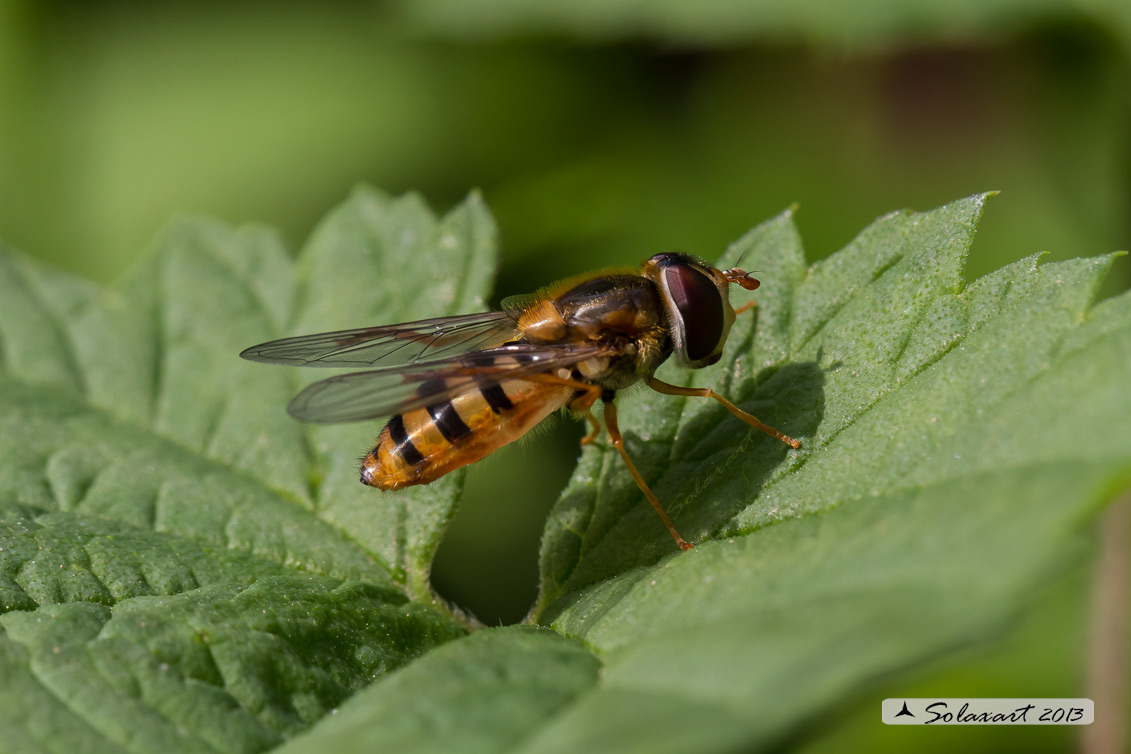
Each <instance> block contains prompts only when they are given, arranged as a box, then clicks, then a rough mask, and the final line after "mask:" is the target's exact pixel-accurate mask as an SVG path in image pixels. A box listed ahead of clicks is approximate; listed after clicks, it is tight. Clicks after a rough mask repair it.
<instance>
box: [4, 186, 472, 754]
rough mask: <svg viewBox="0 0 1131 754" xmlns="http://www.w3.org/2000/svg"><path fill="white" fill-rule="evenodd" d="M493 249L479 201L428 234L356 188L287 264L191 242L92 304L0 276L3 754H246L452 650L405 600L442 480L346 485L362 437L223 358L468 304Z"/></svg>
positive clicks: (429, 223) (283, 258)
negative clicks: (12, 743) (15, 734)
mask: <svg viewBox="0 0 1131 754" xmlns="http://www.w3.org/2000/svg"><path fill="white" fill-rule="evenodd" d="M493 233H494V231H493V225H492V222H491V220H490V217H489V216H488V214H487V212H486V209H485V208H484V207H483V205H482V203H481V201H480V200H479V199H478V197H476V196H472V197H471V198H470V199H469V200H468V201H467V202H465V203H464V204H463V205H461V206H460V207H458V208H457V209H455V210H454V211H452V212H451V213H450V214H449V215H447V216H446V217H444V218H442V219H439V220H437V219H436V218H435V217H434V216H433V215H432V214H431V212H430V211H429V210H428V209H427V208H426V207H425V206H424V204H423V203H422V202H421V201H420V200H419V199H418V198H416V197H413V196H409V197H406V198H403V199H397V200H393V199H390V198H388V197H386V196H383V195H381V194H378V193H376V192H372V191H367V190H362V191H358V192H356V193H355V194H354V195H353V196H352V197H351V198H350V199H349V201H347V202H346V203H345V204H344V205H343V206H342V207H340V208H339V209H337V210H336V211H335V212H333V213H332V214H331V216H330V217H329V218H328V219H327V220H326V221H325V222H324V223H323V224H322V225H321V226H320V227H319V229H318V230H317V231H316V233H315V234H314V236H313V238H312V239H311V241H310V242H309V244H307V246H306V248H305V249H304V250H303V252H302V254H301V255H300V257H299V259H298V261H297V262H296V263H292V262H291V261H290V260H289V259H288V258H287V255H286V253H285V252H284V250H283V249H282V247H281V246H280V244H279V242H278V240H277V239H276V238H275V236H274V235H273V234H272V233H270V232H268V231H265V230H262V229H257V228H245V229H238V230H233V229H230V228H227V227H225V226H221V225H219V224H216V223H212V222H206V221H183V222H179V223H176V224H174V225H173V226H172V227H171V228H170V229H169V230H168V231H167V232H166V233H165V234H164V235H163V236H162V238H161V239H160V241H159V242H158V244H157V248H156V249H155V250H154V254H153V255H152V256H151V257H150V259H149V260H148V261H146V263H145V264H144V265H143V266H142V267H141V268H139V269H138V270H136V271H135V273H134V274H132V275H131V276H130V277H129V278H128V279H126V280H125V281H123V283H122V284H121V285H119V286H116V287H114V288H112V289H109V290H107V291H100V290H98V289H96V288H95V287H94V286H92V285H89V284H86V283H83V282H80V281H76V280H73V279H71V278H68V277H66V276H64V275H60V274H58V273H54V272H51V271H49V270H45V269H43V268H41V267H39V266H37V265H35V264H33V263H31V262H28V261H27V260H25V259H24V258H22V257H20V256H18V255H15V254H12V253H10V252H5V253H3V254H0V457H3V459H4V463H3V465H2V466H0V610H2V611H3V613H4V615H3V616H2V617H0V627H2V628H3V634H2V636H0V646H2V649H0V657H3V662H4V664H5V666H6V671H10V672H5V679H6V683H5V694H6V695H7V697H8V702H9V704H5V705H4V712H2V713H0V719H2V720H5V721H6V722H5V723H4V727H5V728H7V727H9V726H14V727H16V728H18V729H19V730H20V736H21V738H20V740H21V741H22V742H23V743H26V744H27V747H26V748H24V747H22V746H21V747H18V748H19V750H21V751H31V750H35V749H37V748H38V749H55V748H59V749H64V748H65V749H67V750H71V749H72V746H75V747H77V748H78V749H80V750H81V749H84V748H86V749H90V750H96V751H104V750H107V749H115V750H118V749H121V750H130V751H157V750H173V751H179V750H186V751H187V750H197V749H206V750H207V749H215V750H222V751H261V750H263V749H265V748H268V747H270V746H272V745H274V744H277V743H278V742H280V741H281V740H283V738H285V737H287V736H289V735H291V734H293V733H295V732H297V731H299V730H301V729H303V728H305V727H306V726H307V725H309V724H310V723H312V722H313V721H315V720H317V719H318V718H320V717H321V716H322V715H323V714H325V713H326V712H327V711H329V710H330V709H332V708H334V707H335V706H336V705H337V704H338V703H339V702H341V701H342V700H343V699H345V698H347V697H348V696H350V695H351V694H352V693H353V692H354V691H356V690H358V689H359V688H361V687H362V686H364V685H365V684H367V683H369V682H370V681H371V680H372V679H373V678H375V677H378V676H380V675H382V674H383V673H385V672H387V671H389V670H391V669H393V668H396V667H398V666H400V665H402V664H404V663H405V662H407V661H408V660H409V659H411V658H413V657H416V656H418V655H420V654H422V653H424V652H425V651H426V650H428V649H429V648H431V647H432V646H435V645H437V644H440V643H443V642H445V641H447V640H449V639H452V638H454V637H456V636H459V635H460V634H462V633H463V629H462V628H461V627H460V626H459V625H458V624H457V623H456V622H454V621H453V619H452V618H451V616H450V615H449V614H448V613H447V612H446V611H445V610H439V611H438V610H437V609H436V608H435V607H434V606H432V605H431V604H429V603H431V602H432V595H431V591H430V589H429V587H428V583H427V579H428V568H429V566H430V563H431V560H432V556H433V554H434V552H435V548H436V546H437V543H438V541H439V537H440V535H441V533H442V530H443V528H444V526H445V525H446V523H447V521H448V519H449V517H450V516H451V513H452V509H453V505H454V502H455V499H456V495H457V494H458V491H459V486H460V476H459V475H453V476H452V477H451V478H450V479H447V480H445V481H444V482H443V483H440V484H437V485H433V486H431V487H427V488H419V489H418V490H415V491H411V492H408V493H405V494H401V493H396V494H392V493H379V492H377V491H376V490H373V489H371V488H366V487H364V486H363V485H361V484H358V482H357V469H356V466H355V465H354V464H355V460H354V459H355V458H356V455H357V453H358V451H362V450H364V449H366V448H367V447H368V446H370V445H371V444H372V442H373V433H374V429H373V427H372V426H356V427H317V428H311V427H306V426H303V425H300V424H298V423H296V422H294V421H292V420H291V419H290V418H289V417H288V416H287V415H286V413H285V412H284V407H285V406H286V403H287V401H288V400H289V398H290V397H291V396H292V395H293V394H294V393H295V392H296V391H297V389H298V388H299V387H301V383H300V380H304V379H310V378H312V377H316V376H318V375H317V373H316V374H314V375H308V374H304V373H303V372H301V371H300V370H287V369H283V368H277V367H267V366H264V365H259V364H252V363H249V362H246V361H242V360H241V359H239V358H238V354H239V352H240V351H241V350H242V349H243V348H246V347H247V346H250V345H253V344H255V343H257V342H261V341H264V340H268V339H271V338H276V337H281V336H284V335H287V334H294V333H298V332H307V331H311V330H329V329H334V328H342V327H348V326H359V325H362V324H365V323H369V322H390V321H399V320H408V319H413V318H417V317H423V316H428V315H432V316H434V315H436V314H442V313H445V312H449V313H451V312H456V311H467V310H470V309H474V308H477V307H482V305H483V296H484V295H485V292H486V289H487V286H488V283H489V281H488V276H489V275H490V272H491V268H492V266H493V253H494V239H493ZM437 269H443V270H455V271H456V272H458V273H459V274H457V275H450V276H448V275H445V276H439V277H437V276H434V271H435V270H437ZM309 371H315V370H309ZM323 376H324V375H323ZM410 598H412V599H414V600H415V601H410ZM25 721H26V724H25ZM2 738H3V739H4V740H5V741H7V740H9V738H8V736H7V735H4V736H2ZM12 740H15V739H12Z"/></svg>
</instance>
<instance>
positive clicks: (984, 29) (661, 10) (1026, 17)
mask: <svg viewBox="0 0 1131 754" xmlns="http://www.w3.org/2000/svg"><path fill="white" fill-rule="evenodd" d="M398 6H399V10H400V12H401V13H402V14H403V15H404V16H405V17H406V18H408V19H410V20H411V21H414V22H415V23H417V24H419V25H420V26H422V27H423V28H425V29H428V30H430V31H437V32H441V33H444V34H451V35H453V36H459V37H482V36H494V35H508V34H510V35H513V34H524V33H525V34H530V33H558V34H572V35H576V36H579V37H583V38H597V39H607V38H617V37H626V36H650V37H658V38H660V39H667V40H672V41H677V42H683V43H690V44H718V43H727V42H731V43H733V42H739V41H743V40H747V39H750V38H754V37H770V36H789V37H798V38H802V39H808V40H812V41H815V42H818V43H833V44H842V45H843V44H867V43H877V42H879V43H884V42H891V41H897V42H903V43H906V42H907V41H909V40H923V39H935V40H938V39H953V38H969V37H974V36H978V35H981V34H987V33H990V32H991V31H994V30H998V31H999V32H1000V29H1001V27H1002V26H1005V27H1007V28H1014V29H1016V28H1021V27H1024V26H1026V25H1030V24H1033V23H1036V22H1042V21H1044V22H1048V21H1050V20H1052V19H1055V18H1058V17H1064V16H1068V15H1070V14H1075V13H1081V12H1085V13H1088V14H1089V15H1091V16H1093V17H1095V18H1096V19H1097V20H1100V21H1104V22H1106V23H1108V24H1110V25H1111V26H1112V27H1113V28H1114V29H1116V30H1117V31H1122V32H1124V33H1128V32H1131V13H1129V12H1128V11H1127V8H1126V5H1125V4H1123V3H1119V2H1116V1H1115V0H1093V1H1092V2H1087V3H1083V4H1081V3H1067V2H1063V1H1060V2H1058V1H1057V0H1047V1H1046V2H1041V3H1033V2H1030V1H1029V0H996V2H980V1H979V0H936V1H935V2H925V3H915V4H914V5H909V4H907V3H901V2H899V1H898V0H887V1H886V2H884V1H881V2H872V3H868V4H867V5H866V6H864V7H861V8H853V10H852V12H846V6H845V5H844V4H843V3H838V2H836V1H835V0H808V1H807V2H783V1H782V0H778V1H777V2H771V1H767V0H762V1H761V2H749V0H705V1H701V2H698V3H685V2H679V0H650V1H647V2H645V1H642V0H589V1H588V2H576V1H575V2H562V1H561V0H558V1H557V2H554V1H553V0H550V1H548V2H547V1H545V0H543V1H542V2H530V0H478V2H475V3H461V2H459V0H412V1H411V2H408V1H406V0H400V2H399V3H398Z"/></svg>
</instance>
